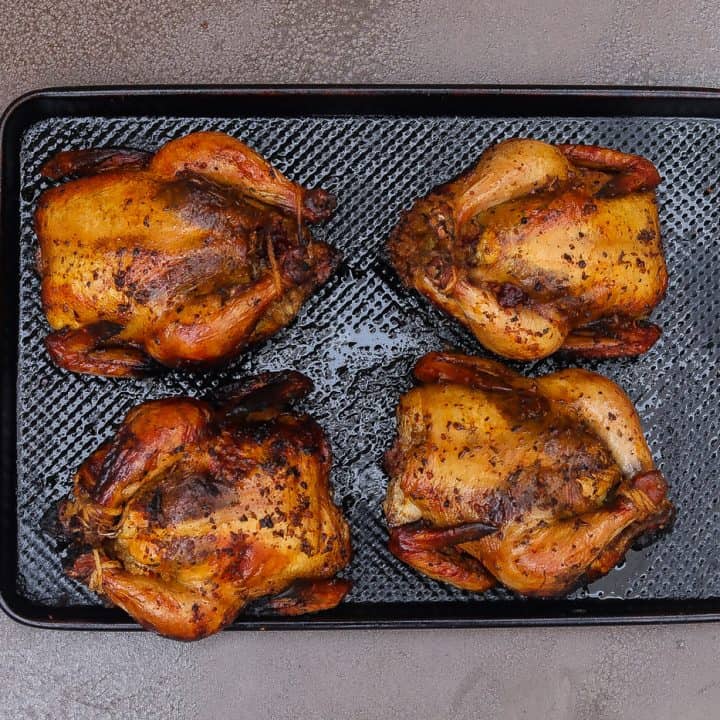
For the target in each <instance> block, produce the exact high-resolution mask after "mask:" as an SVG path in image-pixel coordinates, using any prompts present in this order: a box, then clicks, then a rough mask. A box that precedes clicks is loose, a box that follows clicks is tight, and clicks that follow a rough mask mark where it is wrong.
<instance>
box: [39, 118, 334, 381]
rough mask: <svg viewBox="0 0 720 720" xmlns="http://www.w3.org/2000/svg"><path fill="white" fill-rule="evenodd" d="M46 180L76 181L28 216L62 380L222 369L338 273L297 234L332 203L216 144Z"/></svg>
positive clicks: (208, 138)
mask: <svg viewBox="0 0 720 720" xmlns="http://www.w3.org/2000/svg"><path fill="white" fill-rule="evenodd" d="M42 172H43V174H44V175H45V176H46V177H48V178H51V179H58V178H60V177H63V176H65V175H70V174H72V175H76V176H84V177H77V178H76V179H74V180H70V181H69V182H65V183H64V184H62V185H59V186H57V187H54V188H51V189H49V190H47V191H46V192H44V193H43V195H42V196H41V198H40V201H39V204H38V207H37V210H36V213H35V228H36V232H37V236H38V240H39V252H38V268H39V272H40V276H41V279H42V302H43V307H44V309H45V313H46V315H47V319H48V322H49V323H50V326H51V327H52V329H53V332H52V333H51V334H50V335H49V336H48V338H47V346H48V349H49V351H50V354H51V356H52V358H53V360H54V361H55V362H56V363H57V364H58V365H60V366H61V367H64V368H67V369H68V370H73V371H75V372H83V373H93V374H97V375H113V376H125V375H143V374H145V373H147V372H149V371H152V370H153V369H154V368H155V367H157V364H158V363H159V364H161V365H166V366H183V365H194V364H200V365H203V364H211V363H216V362H219V361H223V360H227V359H229V358H232V357H233V356H235V355H237V354H238V353H239V352H241V351H242V350H243V348H245V347H246V346H247V345H248V344H249V343H254V342H257V341H259V340H263V339H264V338H267V337H268V336H270V335H272V334H273V333H275V332H277V331H278V330H279V329H280V328H282V327H283V326H285V325H287V324H288V323H289V322H290V321H291V320H292V319H293V318H294V317H295V315H296V314H297V312H298V310H299V309H300V306H301V305H302V304H303V302H304V301H305V300H306V298H307V297H308V296H309V295H310V294H311V293H312V292H313V291H314V290H315V289H316V288H317V287H318V285H320V284H322V283H324V282H325V281H326V280H327V278H328V277H329V275H330V274H331V273H332V272H333V270H334V269H335V267H336V265H337V262H338V255H337V253H336V252H335V251H334V250H333V249H332V248H330V247H329V246H328V245H326V244H325V243H323V242H318V241H316V240H313V238H312V236H311V235H310V233H309V231H308V229H307V227H306V225H307V223H314V222H318V221H320V220H324V219H325V218H327V217H329V216H330V214H331V212H332V210H333V207H334V204H335V201H334V198H333V197H332V196H331V195H329V194H328V193H327V192H325V191H323V190H319V189H316V190H307V189H305V188H302V187H300V186H299V185H296V184H295V183H293V182H291V181H290V180H288V179H287V178H286V177H284V176H283V175H282V174H281V173H280V172H279V171H277V170H276V169H275V168H273V167H272V166H271V165H270V164H269V163H268V162H266V161H265V160H264V159H263V158H262V157H261V156H260V155H258V154H257V153H255V152H254V151H252V150H251V149H250V148H248V147H247V146H246V145H244V144H243V143H241V142H240V141H239V140H236V139H235V138H232V137H230V136H228V135H225V134H223V133H213V132H199V133H194V134H192V135H187V136H186V137H182V138H179V139H177V140H173V141H171V142H169V143H167V144H166V145H164V146H163V147H162V148H160V150H158V151H157V152H156V153H155V154H154V155H151V154H148V153H143V152H137V151H124V150H102V149H95V150H80V151H70V152H62V153H60V154H59V155H57V156H56V157H54V158H53V159H51V160H50V161H49V162H48V163H46V165H45V166H44V167H43V170H42Z"/></svg>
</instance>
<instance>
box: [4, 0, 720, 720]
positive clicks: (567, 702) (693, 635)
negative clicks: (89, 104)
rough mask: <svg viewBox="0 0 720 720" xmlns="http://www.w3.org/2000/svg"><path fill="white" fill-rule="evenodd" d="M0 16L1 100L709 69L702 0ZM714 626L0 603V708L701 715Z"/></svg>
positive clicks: (706, 75)
mask: <svg viewBox="0 0 720 720" xmlns="http://www.w3.org/2000/svg"><path fill="white" fill-rule="evenodd" d="M541 8H542V9H541ZM0 19H1V20H2V25H1V27H2V31H1V34H0V105H5V104H7V103H8V102H9V101H10V100H11V99H12V98H13V97H15V96H17V95H18V94H20V93H21V92H24V91H26V90H30V89H32V88H36V87H41V86H47V85H72V84H91V83H160V82H188V83H190V82H197V83H200V82H205V83H207V82H237V83H242V82H345V81H349V82H486V83H639V84H686V85H708V86H720V34H719V33H718V25H719V22H720V5H718V4H717V3H715V2H685V3H678V2H665V1H662V2H661V1H658V0H655V1H654V2H618V1H616V2H596V3H593V4H592V6H591V5H590V4H586V3H577V4H569V5H565V4H563V3H558V2H552V0H544V1H543V2H539V3H532V2H527V1H526V2H512V1H510V0H508V1H506V2H503V3H493V2H471V1H469V2H457V3H452V2H443V1H442V0H436V1H435V2H417V3H412V2H398V1H395V0H393V1H392V2H389V1H387V0H385V1H381V2H345V3H343V2H329V1H325V2H314V3H311V2H307V3H272V2H267V1H266V0H255V1H253V2H244V3H230V2H219V1H215V2H211V1H207V2H204V3H198V2H165V3H150V2H145V1H143V0H131V1H129V2H128V1H123V0H120V1H119V2H108V0H102V1H100V2H95V3H93V2H88V1H87V0H86V1H85V2H68V0H50V1H47V0H43V1H42V2H22V1H21V0H12V1H11V2H8V1H7V0H0ZM719 641H720V625H704V626H700V625H685V626H674V627H663V626H650V627H640V628H637V627H627V628H587V629H561V628H550V629H528V630H497V631H493V630H477V631H426V632H420V631H415V632H405V631H402V632H401V631H397V632H369V631H363V632H347V633H340V632H327V633H315V634H308V633H297V634H290V633H267V634H261V633H255V634H242V633H224V634H222V635H220V636H217V637H215V638H210V639H209V640H206V641H203V642H201V643H198V644H196V645H192V646H186V645H180V644H177V643H172V642H168V641H164V640H161V639H159V638H156V637H153V636H150V635H148V634H146V633H126V634H120V633H118V634H114V633H108V634H97V633H95V634H90V633H86V634H84V633H53V632H44V631H38V630H33V629H29V628H26V627H22V626H20V625H16V624H14V623H12V622H11V621H10V620H8V619H7V618H5V617H4V616H2V617H0V718H93V719H100V718H143V719H144V718H218V717H231V718H244V717H255V718H273V719H276V718H277V719H278V720H280V719H282V718H291V717H292V718H302V719H303V720H310V719H311V718H333V720H340V719H341V718H354V719H358V720H359V719H362V718H383V719H384V720H392V719H393V718H413V719H414V720H415V719H417V718H453V719H454V718H458V719H461V718H485V717H493V718H510V719H513V718H546V717H552V718H554V720H565V719H570V718H573V719H576V718H580V719H584V718H589V719H593V720H602V719H604V718H624V717H632V718H633V719H634V720H645V719H650V718H652V719H654V720H657V719H659V718H684V720H693V719H694V718H713V717H718V712H719V711H718V709H717V708H718V707H720V670H718V659H719V657H720V650H719V649H718V648H719V647H720V642H719Z"/></svg>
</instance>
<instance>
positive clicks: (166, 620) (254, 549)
mask: <svg viewBox="0 0 720 720" xmlns="http://www.w3.org/2000/svg"><path fill="white" fill-rule="evenodd" d="M310 387H311V383H310V381H309V380H308V379H307V378H306V377H305V376H304V375H301V374H300V373H294V372H285V373H276V374H270V373H268V374H265V375H261V376H259V377H257V378H255V379H254V380H252V381H249V382H247V383H245V384H242V385H238V386H236V387H234V389H233V390H232V391H231V392H230V393H229V395H228V396H227V398H226V399H225V400H224V402H223V403H222V404H220V405H212V404H210V403H208V402H203V401H200V400H193V399H190V398H174V399H168V400H156V401H151V402H146V403H143V404H142V405H139V406H137V407H136V408H134V409H133V410H131V411H130V413H128V415H127V417H126V418H125V420H124V422H123V423H122V425H121V426H120V428H119V430H118V432H117V433H116V434H115V436H114V437H113V438H112V439H110V440H109V441H108V442H106V443H104V444H103V445H101V446H100V447H99V448H98V449H97V450H96V451H95V452H94V453H93V454H92V455H91V456H90V457H89V458H88V459H87V460H86V461H85V462H84V463H83V464H82V466H81V467H80V469H79V470H78V472H77V474H76V476H75V480H74V489H73V494H72V496H71V497H70V498H69V499H68V500H66V501H65V502H64V504H63V505H62V506H61V510H60V520H61V524H62V526H63V528H64V529H65V532H66V533H67V534H68V535H69V536H70V537H71V538H73V539H74V540H75V541H76V543H78V544H79V545H80V546H81V547H84V548H85V552H83V553H82V554H80V555H79V557H77V559H76V560H75V562H74V565H73V566H72V567H71V568H70V570H69V573H70V575H71V576H72V577H75V578H78V579H80V580H82V581H83V582H85V583H86V584H87V585H88V586H89V587H90V588H91V589H92V590H95V591H96V592H98V593H101V594H102V595H103V596H105V597H106V598H107V599H108V600H110V601H111V602H113V603H114V604H115V605H118V606H119V607H121V608H123V609H124V610H125V611H127V612H128V613H129V614H130V615H132V616H133V617H134V618H135V619H136V620H137V621H138V622H139V623H140V624H141V625H143V626H145V627H146V628H150V629H153V630H155V631H157V632H158V633H160V634H162V635H166V636H169V637H172V638H176V639H179V640H195V639H197V638H201V637H204V636H206V635H210V634H211V633H214V632H216V631H217V630H219V629H220V628H222V627H224V626H225V625H227V624H229V623H230V622H232V621H233V619H234V618H235V616H236V615H237V614H238V613H239V612H240V611H241V610H242V609H243V608H244V607H245V605H246V604H247V603H249V602H250V601H253V600H256V599H258V598H264V597H268V596H270V599H269V600H267V601H266V603H265V605H266V608H265V609H266V610H269V611H271V612H274V613H276V614H280V615H296V614H300V613H306V612H315V611H318V610H324V609H328V608H332V607H335V606H336V605H337V604H338V603H339V602H340V601H341V600H342V598H343V596H344V595H345V594H346V592H347V591H348V589H349V582H348V581H345V580H340V579H335V578H334V577H333V576H334V575H335V573H337V572H338V571H339V570H341V569H342V568H344V567H345V566H346V565H347V563H348V561H349V558H350V535H349V529H348V525H347V523H346V522H345V520H344V519H343V517H342V515H341V513H340V511H339V509H338V508H337V507H336V506H335V505H334V504H333V501H332V499H331V491H330V485H329V480H328V477H329V473H330V464H331V455H330V447H329V445H328V442H327V440H326V438H325V435H324V433H323V431H322V430H321V428H320V427H319V426H318V425H317V424H316V423H315V422H314V421H313V420H312V419H311V418H310V417H308V416H306V415H298V414H293V413H291V412H290V411H288V410H284V409H283V405H286V404H287V403H289V402H290V401H291V400H293V399H294V398H299V397H302V396H303V395H305V394H306V393H307V392H308V390H309V389H310Z"/></svg>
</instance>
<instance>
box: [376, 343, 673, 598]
mask: <svg viewBox="0 0 720 720" xmlns="http://www.w3.org/2000/svg"><path fill="white" fill-rule="evenodd" d="M415 376H416V377H417V379H418V380H419V381H420V383H421V384H420V385H419V386H418V387H416V388H414V389H412V390H410V392H408V393H407V394H405V395H404V396H403V397H402V398H401V400H400V406H399V408H398V412H397V419H398V438H397V440H396V441H395V444H394V445H393V447H392V449H391V450H390V451H389V452H388V453H387V455H386V466H387V470H388V473H389V474H390V484H389V487H388V492H387V498H386V502H385V514H386V517H387V521H388V525H389V527H390V549H391V551H392V552H393V553H394V554H395V555H397V557H399V558H400V559H401V560H404V561H405V562H407V563H408V564H410V565H411V566H413V567H414V568H416V569H417V570H419V571H420V572H422V573H425V574H426V575H429V576H430V577H432V578H435V579H436V580H441V581H443V582H448V583H451V584H453V585H456V586H457V587H460V588H464V589H468V590H475V591H482V590H486V589H488V588H490V587H492V586H493V585H495V583H496V582H498V581H499V582H500V583H502V584H503V585H505V586H507V587H508V588H510V589H511V590H514V591H516V592H518V593H522V594H524V595H531V596H538V597H551V596H557V595H563V594H566V593H568V592H569V591H570V590H572V589H573V588H574V587H575V586H577V585H578V584H580V583H581V582H589V581H591V580H593V579H595V578H597V577H599V576H601V575H604V574H605V573H607V572H608V571H609V570H611V569H612V568H613V567H614V566H615V565H616V564H617V563H618V562H619V561H620V560H621V559H622V558H623V556H624V554H625V552H626V551H627V550H628V548H629V547H630V546H631V544H632V543H633V542H634V541H635V540H636V539H637V538H638V536H640V535H642V534H644V533H646V532H648V531H651V530H657V529H659V528H663V527H665V526H667V525H668V523H669V522H670V520H671V517H672V514H673V507H672V505H671V504H670V501H669V500H668V499H667V497H666V484H665V480H664V479H663V476H662V475H661V474H660V472H659V471H658V470H657V469H656V468H655V465H654V464H653V461H652V457H651V455H650V451H649V449H648V446H647V444H646V442H645V439H644V437H643V432H642V428H641V426H640V420H639V419H638V416H637V413H636V412H635V410H634V408H633V406H632V404H631V402H630V400H629V399H628V397H627V396H626V395H625V393H623V392H622V390H620V388H618V387H617V385H615V384H614V383H613V382H611V381H610V380H608V379H606V378H604V377H602V376H600V375H597V374H596V373H592V372H588V371H586V370H579V369H570V370H563V371H560V372H555V373H551V374H550V375H546V376H544V377H540V378H536V379H529V378H525V377H522V376H521V375H518V374H517V373H515V372H512V371H511V370H509V369H507V368H505V367H504V366H503V365H501V364H500V363H497V362H493V361H491V360H485V359H481V358H477V357H468V356H464V355H457V354H451V353H445V354H441V353H430V354H429V355H426V356H425V357H424V358H422V359H421V360H420V361H419V362H418V363H417V365H416V366H415Z"/></svg>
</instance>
